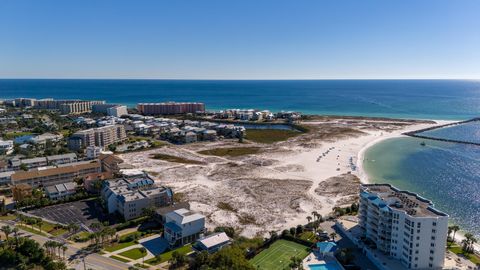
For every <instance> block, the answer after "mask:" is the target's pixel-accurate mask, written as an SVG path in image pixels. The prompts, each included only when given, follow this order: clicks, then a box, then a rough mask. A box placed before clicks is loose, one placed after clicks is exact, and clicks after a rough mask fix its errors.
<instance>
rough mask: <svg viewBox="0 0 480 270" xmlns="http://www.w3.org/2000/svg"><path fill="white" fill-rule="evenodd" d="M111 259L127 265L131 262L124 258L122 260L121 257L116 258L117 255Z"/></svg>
mask: <svg viewBox="0 0 480 270" xmlns="http://www.w3.org/2000/svg"><path fill="white" fill-rule="evenodd" d="M110 258H112V259H115V260H117V261H121V262H124V263H126V262H129V261H130V260H127V259H124V258H121V257H118V256H115V255H112V256H110Z"/></svg>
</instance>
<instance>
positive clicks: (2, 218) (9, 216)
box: [0, 215, 16, 220]
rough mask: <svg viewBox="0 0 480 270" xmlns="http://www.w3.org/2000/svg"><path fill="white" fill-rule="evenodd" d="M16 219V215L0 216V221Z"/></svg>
mask: <svg viewBox="0 0 480 270" xmlns="http://www.w3.org/2000/svg"><path fill="white" fill-rule="evenodd" d="M14 219H16V217H15V216H14V215H5V216H0V220H14Z"/></svg>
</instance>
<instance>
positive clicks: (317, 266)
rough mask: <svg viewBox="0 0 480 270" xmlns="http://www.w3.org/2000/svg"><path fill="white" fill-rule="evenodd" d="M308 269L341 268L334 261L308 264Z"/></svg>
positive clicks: (331, 269)
mask: <svg viewBox="0 0 480 270" xmlns="http://www.w3.org/2000/svg"><path fill="white" fill-rule="evenodd" d="M308 268H310V270H340V269H341V268H340V267H339V266H338V265H337V264H336V263H326V264H310V265H308Z"/></svg>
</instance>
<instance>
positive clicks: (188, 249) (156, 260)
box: [145, 245, 192, 265]
mask: <svg viewBox="0 0 480 270" xmlns="http://www.w3.org/2000/svg"><path fill="white" fill-rule="evenodd" d="M174 251H177V252H179V253H182V254H188V253H190V252H192V245H185V246H183V247H179V248H177V249H175V250H170V251H168V252H165V253H162V254H160V255H157V256H156V257H155V258H151V259H149V260H146V261H145V262H146V263H148V264H150V265H157V264H160V263H163V262H166V261H168V260H170V258H172V253H173V252H174Z"/></svg>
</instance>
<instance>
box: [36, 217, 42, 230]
mask: <svg viewBox="0 0 480 270" xmlns="http://www.w3.org/2000/svg"><path fill="white" fill-rule="evenodd" d="M35 223H37V226H38V228H39V229H40V232H41V231H42V225H43V220H42V219H41V218H37V219H36V221H35Z"/></svg>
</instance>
